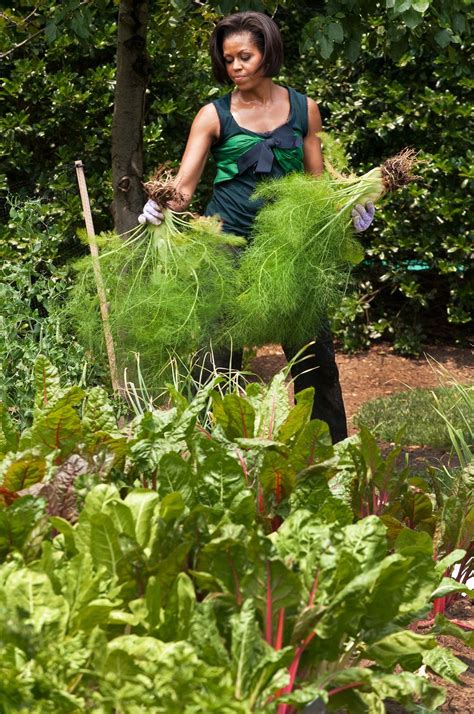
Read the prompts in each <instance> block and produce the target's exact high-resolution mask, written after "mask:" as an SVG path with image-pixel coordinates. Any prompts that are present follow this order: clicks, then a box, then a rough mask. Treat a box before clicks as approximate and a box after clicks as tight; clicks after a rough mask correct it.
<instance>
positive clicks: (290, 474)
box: [258, 451, 296, 505]
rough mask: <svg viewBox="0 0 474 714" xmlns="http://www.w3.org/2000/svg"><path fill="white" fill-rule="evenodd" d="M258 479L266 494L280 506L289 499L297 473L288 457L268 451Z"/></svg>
mask: <svg viewBox="0 0 474 714" xmlns="http://www.w3.org/2000/svg"><path fill="white" fill-rule="evenodd" d="M258 478H259V481H260V483H261V484H262V487H263V490H264V492H265V493H266V494H271V495H272V496H273V499H274V501H275V503H276V504H277V505H278V504H279V503H280V501H281V500H283V499H284V498H287V497H288V496H289V495H290V494H291V492H292V491H293V489H294V487H295V484H296V471H295V469H294V468H293V465H292V463H291V461H290V460H289V459H288V457H287V456H285V455H283V454H281V453H279V452H278V451H266V452H265V455H264V457H263V462H262V466H261V468H260V471H259V474H258Z"/></svg>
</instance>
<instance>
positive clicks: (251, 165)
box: [205, 87, 308, 236]
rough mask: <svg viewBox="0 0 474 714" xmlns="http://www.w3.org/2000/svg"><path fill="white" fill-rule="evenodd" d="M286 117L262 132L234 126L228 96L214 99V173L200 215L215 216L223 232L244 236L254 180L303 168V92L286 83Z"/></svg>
mask: <svg viewBox="0 0 474 714" xmlns="http://www.w3.org/2000/svg"><path fill="white" fill-rule="evenodd" d="M287 89H288V94H289V100H290V114H289V117H288V121H287V122H286V123H285V124H283V125H282V126H280V127H278V128H276V129H274V130H273V131H267V132H263V133H259V132H255V131H250V129H245V128H243V127H240V126H239V125H238V124H237V122H236V121H235V119H234V117H233V116H232V114H231V112H230V101H231V95H230V93H229V94H226V95H225V96H223V97H221V98H220V99H216V100H215V101H214V102H213V104H214V106H215V107H216V110H217V114H218V116H219V122H220V136H219V140H218V141H217V143H216V144H215V145H214V146H213V147H212V149H211V152H212V155H213V157H214V159H215V162H216V166H217V172H216V177H215V179H214V190H213V194H212V198H211V201H210V202H209V204H208V206H207V208H206V210H205V215H206V216H212V215H218V216H219V217H220V218H221V219H222V221H223V230H224V232H226V233H235V234H237V235H242V236H248V235H249V234H250V232H251V230H252V224H253V221H254V218H255V215H256V213H257V211H258V210H259V208H260V206H261V201H257V200H255V199H252V194H253V192H254V190H255V187H256V185H257V182H258V181H260V180H261V179H264V178H268V177H272V178H276V177H279V176H284V175H285V174H288V173H292V172H293V171H303V170H304V162H303V137H305V136H306V134H307V133H308V104H307V99H306V96H305V95H304V94H300V92H297V91H296V90H294V89H292V88H291V87H287Z"/></svg>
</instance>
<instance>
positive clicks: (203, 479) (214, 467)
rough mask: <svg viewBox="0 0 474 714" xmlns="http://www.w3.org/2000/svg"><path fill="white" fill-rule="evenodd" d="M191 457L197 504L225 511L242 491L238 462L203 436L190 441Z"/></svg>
mask: <svg viewBox="0 0 474 714" xmlns="http://www.w3.org/2000/svg"><path fill="white" fill-rule="evenodd" d="M194 457H195V460H196V468H197V473H198V476H199V480H197V479H196V482H197V483H196V486H197V491H198V494H199V503H201V504H206V505H208V506H211V507H216V506H218V505H219V506H221V507H224V508H229V507H230V505H231V504H232V501H233V500H234V498H235V496H236V495H237V494H238V493H241V492H242V490H244V489H245V488H246V483H245V479H244V475H243V473H242V467H241V465H240V464H239V462H238V461H237V460H236V459H235V458H233V457H232V456H230V455H229V454H228V452H227V451H226V450H224V449H223V447H222V446H221V445H220V444H219V443H218V442H217V441H215V440H209V439H207V438H205V437H204V436H198V437H196V438H195V439H194Z"/></svg>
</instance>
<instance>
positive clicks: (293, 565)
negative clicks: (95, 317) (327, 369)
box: [0, 358, 472, 714]
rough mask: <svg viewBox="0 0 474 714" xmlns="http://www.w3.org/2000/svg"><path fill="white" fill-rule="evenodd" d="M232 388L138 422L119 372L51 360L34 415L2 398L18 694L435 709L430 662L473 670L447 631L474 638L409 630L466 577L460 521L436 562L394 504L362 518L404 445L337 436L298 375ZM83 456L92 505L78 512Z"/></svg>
mask: <svg viewBox="0 0 474 714" xmlns="http://www.w3.org/2000/svg"><path fill="white" fill-rule="evenodd" d="M213 386H214V385H213V384H212V383H211V384H210V385H208V387H206V388H205V389H203V390H201V391H200V392H199V393H198V394H197V395H196V396H195V398H194V399H193V401H192V402H191V403H188V402H187V401H186V400H184V398H183V397H182V396H181V395H179V394H178V393H174V392H173V391H172V393H171V397H172V400H173V404H172V406H171V408H170V409H169V410H167V411H164V410H162V411H159V410H157V411H149V412H145V413H143V414H140V415H139V416H137V417H136V418H135V419H134V420H133V421H132V422H131V423H129V424H128V425H126V426H125V427H123V428H119V427H118V425H117V423H116V419H115V417H114V414H113V410H112V409H111V406H110V405H109V404H108V402H107V397H106V395H105V393H104V392H103V391H102V390H100V389H98V388H94V389H92V390H89V391H88V392H86V391H85V390H82V389H80V388H78V387H75V386H72V387H62V386H61V384H60V381H59V375H58V372H57V370H55V369H54V368H53V367H52V366H51V365H50V364H49V363H48V362H47V360H45V359H44V358H40V359H39V360H38V361H37V364H36V368H35V388H36V397H35V403H34V408H33V413H34V419H33V423H32V426H31V428H29V429H27V430H25V431H23V432H22V433H21V434H15V430H14V429H13V427H12V424H11V422H10V421H9V419H8V414H5V413H3V414H2V421H1V423H2V434H3V441H2V449H1V452H2V454H3V455H2V458H1V460H0V499H1V502H0V516H1V517H0V549H1V552H2V555H3V563H2V564H1V565H0V610H1V613H2V617H1V618H0V641H1V643H2V647H1V649H0V668H1V670H2V679H1V684H0V703H1V705H2V707H3V708H5V709H6V710H7V711H9V710H12V711H14V710H15V709H21V708H26V709H28V711H32V712H38V714H39V712H45V711H54V712H75V711H78V712H79V711H84V710H85V711H88V710H93V711H98V712H104V714H106V713H107V714H108V713H109V712H112V711H114V709H117V708H120V709H122V710H123V711H125V712H130V714H134V712H138V711H140V710H142V709H143V707H144V706H145V707H146V708H149V709H153V710H154V711H157V712H163V713H165V712H166V713H168V712H178V711H183V708H184V709H185V711H187V712H188V711H189V712H196V714H197V712H200V711H202V710H203V709H204V710H205V711H216V712H217V711H219V712H221V711H228V712H242V713H244V712H245V713H246V714H250V712H253V711H255V712H256V711H258V712H269V713H270V712H275V708H276V709H277V711H278V714H288V712H289V710H290V707H293V706H296V707H297V708H301V707H302V706H304V705H305V704H307V703H308V702H310V701H312V700H313V699H314V698H316V697H320V698H322V700H323V701H325V702H326V703H327V704H328V706H329V707H330V709H340V708H341V707H342V708H344V709H347V710H348V711H351V712H352V711H354V712H371V711H374V709H375V708H376V709H378V710H380V709H381V707H383V706H384V700H385V699H387V698H390V699H395V700H396V701H399V702H401V703H402V704H403V705H404V706H405V707H406V708H407V710H408V711H410V710H412V711H416V710H417V707H419V706H420V705H422V706H424V707H425V708H428V709H435V708H437V707H438V706H439V705H440V704H442V702H443V701H444V694H443V692H442V690H441V689H440V688H439V687H438V686H435V685H433V684H431V683H430V682H429V681H428V680H427V679H426V678H425V677H421V676H420V675H418V674H417V670H418V669H419V668H420V667H421V666H422V665H424V666H426V667H428V668H429V669H430V670H431V671H434V672H435V673H437V674H438V675H440V676H441V677H444V678H445V679H447V680H448V681H453V682H456V681H457V679H458V677H459V675H460V674H461V673H462V672H463V671H464V670H465V668H466V665H465V664H464V663H462V662H460V661H459V660H458V659H457V658H456V657H454V656H453V655H452V653H451V652H450V651H449V650H447V649H446V648H443V647H441V646H440V645H438V644H437V642H436V638H435V632H437V631H441V632H442V631H443V629H444V630H446V628H449V632H450V634H453V633H454V634H456V635H458V636H459V637H461V638H463V639H464V640H465V641H466V642H471V643H472V638H470V635H465V634H464V633H463V632H462V631H461V630H459V628H457V626H456V625H454V624H452V623H447V622H446V621H445V620H443V619H438V621H437V629H436V630H434V631H431V632H428V633H427V634H416V633H415V632H413V631H412V630H410V629H407V628H408V626H409V625H410V624H411V623H415V622H417V620H419V619H420V618H422V617H424V616H426V615H427V614H428V613H429V611H430V609H431V607H432V601H433V599H434V600H439V599H440V598H443V597H445V596H446V595H448V594H449V593H452V592H463V591H464V592H468V588H467V587H466V586H465V585H463V584H462V583H458V582H455V581H452V580H451V579H449V578H443V574H444V573H445V571H446V569H447V568H449V567H451V565H452V564H453V563H455V562H458V561H459V560H460V559H462V558H463V557H464V555H465V551H464V550H459V549H458V546H459V544H460V540H459V538H458V537H457V536H456V537H455V538H454V540H452V539H451V541H452V542H451V541H450V538H449V537H446V536H447V534H448V531H447V530H446V526H444V530H442V531H441V532H440V533H441V536H440V541H439V542H440V543H442V550H441V554H442V555H444V554H446V557H444V558H441V559H440V553H439V552H438V561H436V560H435V559H434V557H433V542H432V539H431V537H430V536H429V534H428V533H427V532H423V531H417V530H415V529H414V528H409V527H406V526H405V525H404V524H403V523H400V526H399V530H398V535H396V536H395V537H394V538H393V539H391V540H388V539H387V527H386V525H385V524H384V520H383V518H382V519H381V518H379V517H378V516H377V515H370V516H366V517H362V518H360V519H358V520H356V521H355V522H353V521H354V514H353V511H352V508H351V503H352V502H351V496H350V494H351V492H353V490H354V488H355V487H356V482H357V481H359V482H362V481H361V479H362V480H363V479H365V482H366V483H368V481H369V480H370V479H372V478H373V485H376V487H377V488H378V489H380V488H381V485H382V484H383V482H384V481H387V479H386V476H390V475H391V474H392V472H393V465H394V458H391V459H390V461H389V462H387V463H386V464H385V465H384V462H383V459H382V457H381V456H380V454H379V453H376V452H375V451H374V443H373V438H372V439H371V438H370V437H369V435H365V436H364V435H363V436H362V442H361V443H359V444H358V442H357V440H356V439H355V438H353V439H352V440H347V442H345V443H343V444H341V445H338V446H337V447H336V448H335V447H333V446H332V445H331V443H330V439H329V434H328V428H327V426H326V425H325V424H323V423H322V422H319V421H309V418H310V413H311V401H312V392H311V390H307V391H306V392H304V393H302V395H301V396H300V401H299V403H298V404H297V405H296V406H295V407H293V408H290V406H289V403H288V397H287V390H286V385H285V381H284V375H283V374H281V375H278V376H277V377H276V378H275V379H274V380H273V382H272V383H271V384H270V385H269V387H266V388H264V387H262V386H260V385H258V384H251V385H249V386H248V387H247V390H246V393H245V394H243V393H240V394H239V393H229V394H226V395H225V396H221V395H219V394H218V393H212V389H213ZM210 396H212V398H213V407H212V412H211V413H212V415H213V416H212V424H213V425H212V427H211V430H210V431H209V430H208V429H206V428H205V427H204V426H202V425H201V424H200V423H199V418H200V415H201V414H202V412H203V407H204V406H205V404H206V403H207V402H208V400H209V397H210ZM78 457H79V458H80V459H81V460H82V461H81V468H82V466H83V467H84V469H83V475H84V477H85V480H84V478H83V479H82V480H81V478H80V477H78V471H79V469H78V468H77V466H78V461H77V458H78ZM74 458H76V461H73V459H74ZM351 463H352V466H351ZM364 472H365V476H364ZM66 474H67V475H68V476H69V481H68V483H67V484H66V492H67V493H70V492H71V490H72V491H73V492H74V493H75V500H74V504H73V505H74V508H73V509H72V510H66V511H62V512H59V511H58V510H56V509H57V508H58V507H59V508H61V507H63V500H62V499H55V494H56V495H57V493H58V492H61V493H64V491H61V489H63V488H64V486H65V475H66ZM394 480H395V479H394ZM111 482H114V483H111ZM144 486H148V487H144ZM150 486H151V488H150ZM38 487H39V489H40V490H39V491H35V493H36V495H37V496H38V495H39V496H40V498H36V499H35V498H32V497H31V493H32V489H35V488H38ZM78 487H79V488H78ZM81 488H82V493H81V492H80V491H81ZM360 493H362V491H360ZM369 499H370V497H369V496H367V500H369ZM370 500H371V502H372V499H370ZM448 502H449V499H448V501H446V503H448ZM448 514H449V508H448V506H446V508H445V516H446V520H445V521H444V522H445V524H448V523H449V522H450V521H449V518H448ZM47 515H49V519H48V517H47ZM466 523H467V521H466ZM53 529H54V530H53ZM389 529H390V526H389ZM466 535H467V530H466V528H464V530H463V538H464V539H465V537H466ZM392 543H393V548H392V547H391V544H392ZM369 662H370V664H369ZM395 671H396V674H395Z"/></svg>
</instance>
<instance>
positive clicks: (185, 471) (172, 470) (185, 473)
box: [157, 453, 197, 508]
mask: <svg viewBox="0 0 474 714" xmlns="http://www.w3.org/2000/svg"><path fill="white" fill-rule="evenodd" d="M196 486H197V484H196V476H195V474H193V471H192V467H191V463H190V462H189V461H185V460H184V459H183V458H181V456H180V455H179V454H173V453H170V454H165V455H164V456H163V457H162V458H161V460H160V464H159V469H158V477H157V488H158V492H159V494H160V496H161V497H162V498H163V497H165V496H166V495H168V494H170V493H177V492H179V493H181V496H182V498H183V500H184V502H185V504H186V505H187V506H189V507H190V508H192V506H194V505H195V504H196V501H197V496H196Z"/></svg>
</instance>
